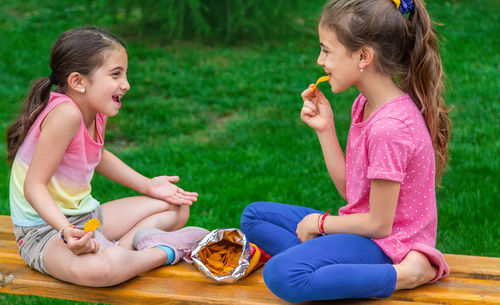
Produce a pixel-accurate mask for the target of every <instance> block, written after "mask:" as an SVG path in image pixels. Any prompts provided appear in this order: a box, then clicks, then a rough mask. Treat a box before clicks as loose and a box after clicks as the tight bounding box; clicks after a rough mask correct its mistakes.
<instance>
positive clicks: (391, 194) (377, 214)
mask: <svg viewBox="0 0 500 305" xmlns="http://www.w3.org/2000/svg"><path fill="white" fill-rule="evenodd" d="M399 190H400V183H399V182H395V181H390V180H380V179H374V180H372V182H371V189H370V211H369V212H368V213H356V214H350V215H344V216H334V215H331V216H327V217H326V218H325V222H324V231H325V234H335V233H350V234H356V235H361V236H365V237H368V238H383V237H386V236H388V235H390V234H391V231H392V224H393V223H394V215H395V213H396V206H397V202H398V197H399ZM320 215H321V214H316V213H315V214H309V215H307V216H306V217H304V219H303V220H302V221H301V222H300V223H299V225H298V226H297V235H298V237H299V239H300V240H301V241H306V240H309V239H312V238H314V237H316V236H318V234H319V229H318V217H319V216H320Z"/></svg>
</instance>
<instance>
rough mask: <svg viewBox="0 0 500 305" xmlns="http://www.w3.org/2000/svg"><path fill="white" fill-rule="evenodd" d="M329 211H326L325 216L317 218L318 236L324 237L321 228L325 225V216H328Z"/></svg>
mask: <svg viewBox="0 0 500 305" xmlns="http://www.w3.org/2000/svg"><path fill="white" fill-rule="evenodd" d="M330 210H331V209H330ZM330 210H328V211H326V213H325V214H322V215H320V216H319V218H318V230H319V234H320V235H325V229H324V228H323V225H324V224H325V218H326V216H328V215H330Z"/></svg>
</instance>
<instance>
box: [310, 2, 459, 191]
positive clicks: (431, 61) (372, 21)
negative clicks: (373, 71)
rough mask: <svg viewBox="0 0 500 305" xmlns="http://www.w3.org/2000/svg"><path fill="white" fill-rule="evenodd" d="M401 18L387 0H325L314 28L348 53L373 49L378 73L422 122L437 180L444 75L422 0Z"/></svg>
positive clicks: (443, 131) (446, 130) (445, 134)
mask: <svg viewBox="0 0 500 305" xmlns="http://www.w3.org/2000/svg"><path fill="white" fill-rule="evenodd" d="M413 3H414V9H413V10H412V11H411V12H410V13H409V14H408V16H404V15H402V14H401V13H400V12H399V11H398V10H397V8H396V5H395V4H394V2H393V1H391V0H331V1H329V2H328V3H327V4H326V5H325V7H324V8H323V12H322V14H321V18H320V21H319V24H320V26H321V27H324V28H325V29H328V30H331V31H332V32H334V33H335V34H336V35H337V38H338V40H339V41H340V42H341V43H342V44H343V45H344V46H345V47H346V48H347V49H348V50H349V51H352V52H354V51H356V50H359V49H360V48H361V47H363V46H370V47H372V48H373V49H374V50H375V62H376V64H377V67H378V69H379V70H380V71H381V72H382V73H385V74H387V75H392V76H393V77H394V78H395V79H396V80H397V81H398V82H399V85H400V86H401V88H402V89H403V90H404V91H406V92H407V93H408V94H409V95H410V96H411V98H412V99H413V101H414V102H415V104H416V105H417V107H418V108H419V110H420V112H421V113H422V116H423V117H424V120H425V123H426V125H427V129H428V130H429V134H430V136H431V139H432V143H433V146H434V151H435V155H436V176H437V178H438V184H439V180H440V178H441V176H442V174H443V172H444V169H445V167H446V163H447V162H448V144H449V141H450V134H451V122H450V119H449V117H448V113H449V112H450V109H448V107H447V106H446V104H445V99H444V83H443V78H444V73H443V67H442V64H441V57H440V55H439V46H438V38H437V33H436V31H435V29H434V27H433V23H432V22H431V20H430V17H429V15H428V13H427V11H426V9H425V4H424V2H423V1H422V0H414V1H413Z"/></svg>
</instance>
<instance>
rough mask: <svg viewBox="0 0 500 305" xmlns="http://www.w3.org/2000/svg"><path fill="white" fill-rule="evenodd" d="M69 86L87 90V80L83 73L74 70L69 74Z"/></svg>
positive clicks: (74, 88)
mask: <svg viewBox="0 0 500 305" xmlns="http://www.w3.org/2000/svg"><path fill="white" fill-rule="evenodd" d="M68 88H70V89H73V90H75V91H78V92H82V93H83V92H85V80H84V77H83V75H81V74H80V73H78V72H72V73H71V74H70V75H69V76H68Z"/></svg>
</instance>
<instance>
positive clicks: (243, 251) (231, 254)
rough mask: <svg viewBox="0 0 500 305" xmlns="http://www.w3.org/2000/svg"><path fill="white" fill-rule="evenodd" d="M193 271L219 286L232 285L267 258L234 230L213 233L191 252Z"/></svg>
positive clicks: (237, 230)
mask: <svg viewBox="0 0 500 305" xmlns="http://www.w3.org/2000/svg"><path fill="white" fill-rule="evenodd" d="M191 259H192V260H193V263H194V264H195V266H196V268H198V270H200V271H201V272H202V273H203V274H205V275H206V276H208V277H209V278H211V279H213V280H215V281H216V282H220V283H233V282H236V281H237V280H238V279H240V278H243V277H245V276H247V275H249V274H250V273H251V272H253V271H254V270H256V269H257V268H258V267H260V266H262V265H263V264H264V263H265V262H266V261H267V260H268V259H269V256H268V255H267V254H266V253H264V252H263V251H262V250H261V249H259V248H258V247H257V246H255V245H254V244H251V243H250V242H248V240H247V239H246V237H245V235H244V234H243V233H242V232H241V231H240V230H239V229H235V228H223V229H215V230H213V231H211V232H210V233H208V234H207V235H205V236H204V237H203V238H201V239H200V240H198V241H197V242H196V245H195V247H194V249H193V251H192V252H191Z"/></svg>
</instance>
